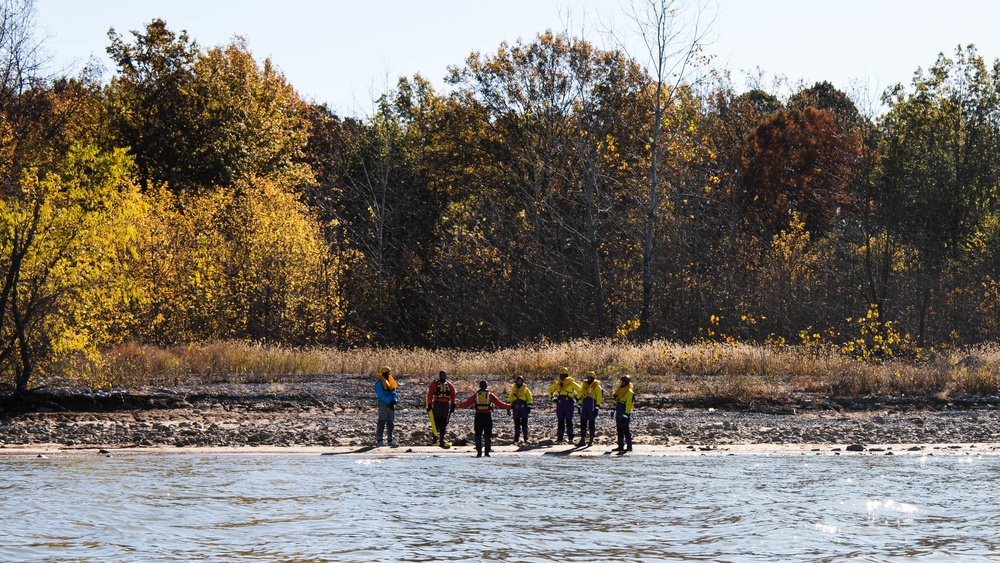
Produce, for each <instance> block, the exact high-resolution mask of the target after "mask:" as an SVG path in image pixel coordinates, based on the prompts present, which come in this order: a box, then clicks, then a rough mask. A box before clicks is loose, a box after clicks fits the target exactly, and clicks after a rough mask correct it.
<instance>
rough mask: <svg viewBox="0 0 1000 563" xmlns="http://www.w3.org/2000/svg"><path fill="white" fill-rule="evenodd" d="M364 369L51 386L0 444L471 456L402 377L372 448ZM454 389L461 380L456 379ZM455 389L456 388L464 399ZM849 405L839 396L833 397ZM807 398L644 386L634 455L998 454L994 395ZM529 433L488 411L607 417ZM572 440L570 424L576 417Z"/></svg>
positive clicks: (502, 439)
mask: <svg viewBox="0 0 1000 563" xmlns="http://www.w3.org/2000/svg"><path fill="white" fill-rule="evenodd" d="M371 387H372V382H371V380H370V379H369V378H362V377H348V376H328V377H327V378H325V379H324V378H310V380H309V381H307V382H300V383H283V384H282V385H280V386H276V385H268V384H255V385H251V384H242V385H234V384H225V385H203V386H199V387H197V388H176V389H144V390H131V391H127V392H126V391H122V390H107V391H87V390H61V391H54V392H50V393H49V394H47V395H45V396H44V399H40V400H39V401H38V402H37V403H36V404H32V405H30V408H29V409H24V408H20V409H12V408H10V407H9V403H7V406H6V407H4V409H3V410H0V456H29V457H37V456H38V455H44V456H48V457H51V456H62V455H112V456H121V455H135V454H164V453H197V454H207V455H229V454H243V455H271V454H292V455H323V454H330V455H366V456H372V455H375V456H382V455H392V456H398V455H474V451H475V450H474V448H473V447H472V442H473V430H472V419H473V416H472V413H471V412H470V411H467V410H465V411H458V412H456V413H455V414H454V415H453V418H452V421H451V423H450V424H449V426H448V432H447V439H448V440H449V441H451V442H453V443H454V444H455V446H456V447H454V448H452V449H449V450H442V449H440V448H437V447H432V446H431V445H430V444H431V443H432V436H431V431H430V425H429V421H428V417H427V413H426V411H425V410H424V409H423V408H422V405H423V396H424V392H425V391H424V390H425V389H426V388H425V387H424V385H423V384H422V383H419V382H413V381H409V382H404V384H403V385H402V391H403V398H402V402H401V405H400V408H399V409H398V410H397V422H396V435H395V438H396V441H397V442H399V444H400V446H401V447H399V448H374V447H373V446H374V445H375V435H374V434H375V422H376V417H377V415H376V407H375V401H374V397H373V392H372V389H371ZM459 392H460V395H461V394H464V393H471V389H468V390H466V389H463V388H462V387H461V386H460V388H459ZM463 398H464V397H463ZM844 404H847V405H848V406H847V407H846V408H845V407H844V406H843V405H844ZM844 404H841V403H836V402H834V401H832V400H829V399H825V398H803V399H802V400H800V401H798V402H796V403H792V404H786V405H778V406H773V405H772V406H765V407H753V408H748V409H737V410H730V409H725V408H715V407H705V406H702V405H701V404H700V403H691V402H684V401H682V400H678V399H675V398H671V397H666V396H640V397H639V398H638V399H637V401H636V410H635V412H634V415H633V422H632V430H633V433H634V435H635V444H636V446H635V451H634V452H633V453H632V454H631V455H693V454H694V455H728V454H744V453H754V454H795V455H800V454H802V455H823V454H829V455H838V454H839V455H847V454H851V455H889V454H892V455H899V454H920V455H929V454H932V453H933V454H938V453H942V454H943V453H962V454H967V453H978V454H988V453H995V452H997V451H1000V450H998V444H1000V408H998V405H997V404H996V403H995V401H985V400H984V401H975V402H971V401H965V402H962V403H960V404H958V403H950V402H946V401H939V402H937V403H933V404H929V403H927V402H921V401H906V400H903V401H900V400H895V401H886V400H867V399H866V400H864V401H854V402H848V403H844ZM529 424H530V428H531V433H532V434H531V443H530V445H529V446H527V447H524V446H521V447H518V446H515V445H513V444H512V442H513V424H512V423H511V421H510V419H509V418H508V416H507V415H506V413H505V412H503V411H499V412H497V413H495V414H494V442H493V443H494V452H495V455H497V456H508V455H571V456H594V455H607V454H609V452H610V450H612V449H613V448H614V447H615V445H616V444H615V428H614V419H613V416H611V414H610V413H608V412H606V410H605V411H604V412H602V413H601V415H600V417H599V418H598V421H597V432H596V435H595V441H594V446H592V447H590V448H582V449H575V448H573V447H572V446H570V445H565V444H558V445H557V444H555V443H554V439H555V437H556V435H555V434H556V432H555V429H556V420H555V412H554V408H553V407H552V405H550V404H548V403H547V402H538V403H537V404H536V408H535V409H534V411H533V412H532V414H531V418H530V422H529ZM576 437H577V438H579V429H577V435H576Z"/></svg>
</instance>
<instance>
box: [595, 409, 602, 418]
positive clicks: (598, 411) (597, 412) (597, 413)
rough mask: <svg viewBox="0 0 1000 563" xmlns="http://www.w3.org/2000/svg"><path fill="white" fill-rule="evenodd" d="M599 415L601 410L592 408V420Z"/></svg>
mask: <svg viewBox="0 0 1000 563" xmlns="http://www.w3.org/2000/svg"><path fill="white" fill-rule="evenodd" d="M599 414H601V409H599V408H597V407H594V418H597V415H599Z"/></svg>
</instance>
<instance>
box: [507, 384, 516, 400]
mask: <svg viewBox="0 0 1000 563" xmlns="http://www.w3.org/2000/svg"><path fill="white" fill-rule="evenodd" d="M516 400H517V395H515V394H514V386H513V385H511V386H510V393H507V402H508V403H510V404H512V405H513V404H514V401H516Z"/></svg>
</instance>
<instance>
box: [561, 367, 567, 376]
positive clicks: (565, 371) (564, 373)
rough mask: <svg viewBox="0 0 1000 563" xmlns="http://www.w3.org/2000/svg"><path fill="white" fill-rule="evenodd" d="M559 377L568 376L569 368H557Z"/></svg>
mask: <svg viewBox="0 0 1000 563" xmlns="http://www.w3.org/2000/svg"><path fill="white" fill-rule="evenodd" d="M559 375H569V368H567V367H561V368H559Z"/></svg>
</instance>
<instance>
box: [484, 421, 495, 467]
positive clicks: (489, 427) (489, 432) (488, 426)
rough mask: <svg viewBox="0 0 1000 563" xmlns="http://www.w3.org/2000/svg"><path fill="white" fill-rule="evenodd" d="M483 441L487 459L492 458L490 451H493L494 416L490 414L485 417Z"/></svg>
mask: <svg viewBox="0 0 1000 563" xmlns="http://www.w3.org/2000/svg"><path fill="white" fill-rule="evenodd" d="M483 440H484V441H485V444H484V448H483V449H484V451H485V452H486V457H490V450H492V449H493V415H492V414H489V413H487V414H484V415H483Z"/></svg>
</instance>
